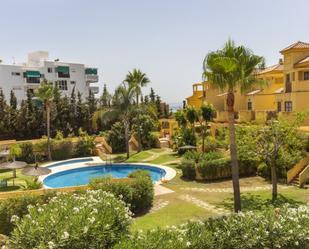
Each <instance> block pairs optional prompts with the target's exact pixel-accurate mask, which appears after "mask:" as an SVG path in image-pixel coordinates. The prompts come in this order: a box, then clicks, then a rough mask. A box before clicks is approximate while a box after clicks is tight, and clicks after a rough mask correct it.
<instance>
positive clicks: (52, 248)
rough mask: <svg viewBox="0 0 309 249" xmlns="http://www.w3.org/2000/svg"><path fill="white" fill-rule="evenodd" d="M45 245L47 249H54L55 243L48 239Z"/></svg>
mask: <svg viewBox="0 0 309 249" xmlns="http://www.w3.org/2000/svg"><path fill="white" fill-rule="evenodd" d="M47 245H48V249H54V248H55V246H56V245H55V243H54V242H52V241H49V242H48V243H47Z"/></svg>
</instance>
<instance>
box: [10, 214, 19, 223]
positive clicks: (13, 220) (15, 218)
mask: <svg viewBox="0 0 309 249" xmlns="http://www.w3.org/2000/svg"><path fill="white" fill-rule="evenodd" d="M18 220H19V217H18V216H17V215H13V216H12V217H11V222H12V223H14V222H16V221H18Z"/></svg>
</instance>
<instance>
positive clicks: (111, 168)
mask: <svg viewBox="0 0 309 249" xmlns="http://www.w3.org/2000/svg"><path fill="white" fill-rule="evenodd" d="M136 170H147V171H148V172H149V173H150V175H151V178H152V180H153V181H159V180H160V179H161V178H162V177H164V176H165V174H166V172H165V170H163V169H160V168H157V167H153V166H143V165H134V164H113V165H102V166H91V167H83V168H78V169H70V170H66V171H62V172H58V173H55V174H52V175H50V176H47V177H46V178H45V179H44V185H46V186H47V187H50V188H63V187H71V186H80V185H87V184H88V183H89V181H90V180H91V179H92V178H97V177H102V176H112V177H113V178H126V177H127V176H128V175H129V174H130V173H131V172H133V171H136Z"/></svg>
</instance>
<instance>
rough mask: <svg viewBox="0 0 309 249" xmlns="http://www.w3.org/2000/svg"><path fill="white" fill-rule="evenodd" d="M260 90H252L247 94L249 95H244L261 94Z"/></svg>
mask: <svg viewBox="0 0 309 249" xmlns="http://www.w3.org/2000/svg"><path fill="white" fill-rule="evenodd" d="M261 91H262V90H260V89H259V90H254V91H252V92H249V93H247V94H246V95H254V94H257V93H259V92H261Z"/></svg>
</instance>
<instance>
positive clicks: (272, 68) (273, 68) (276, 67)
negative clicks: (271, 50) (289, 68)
mask: <svg viewBox="0 0 309 249" xmlns="http://www.w3.org/2000/svg"><path fill="white" fill-rule="evenodd" d="M272 71H283V65H282V64H280V63H278V64H276V65H273V66H270V67H266V68H265V69H263V70H261V71H259V72H257V74H264V73H269V72H272Z"/></svg>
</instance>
